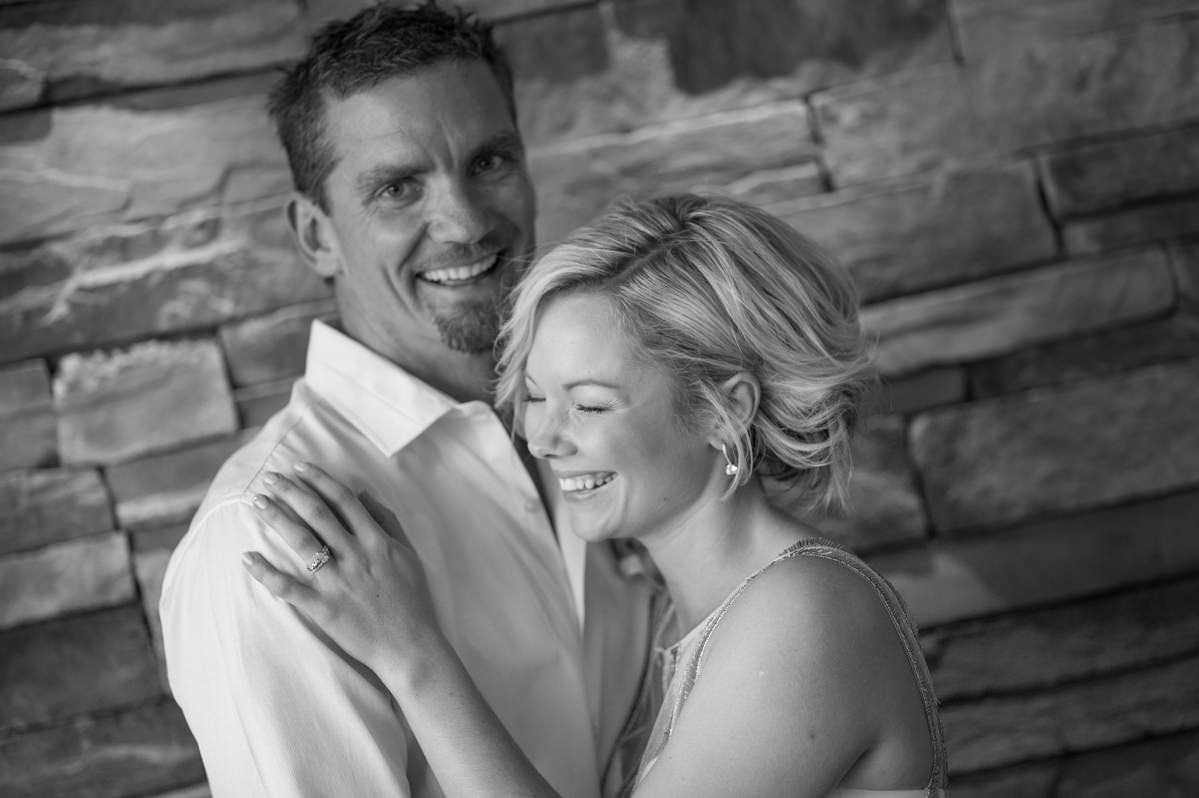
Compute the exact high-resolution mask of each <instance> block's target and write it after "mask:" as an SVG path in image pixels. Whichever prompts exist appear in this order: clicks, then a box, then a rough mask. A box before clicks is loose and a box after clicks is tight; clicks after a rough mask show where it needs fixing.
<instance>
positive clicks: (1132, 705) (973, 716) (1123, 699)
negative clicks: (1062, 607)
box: [941, 656, 1199, 773]
mask: <svg viewBox="0 0 1199 798" xmlns="http://www.w3.org/2000/svg"><path fill="white" fill-rule="evenodd" d="M941 720H942V723H943V724H944V727H945V738H946V743H947V745H948V747H949V750H950V751H952V752H953V755H952V759H951V760H950V770H951V773H953V772H963V773H965V772H970V771H974V770H982V769H984V768H993V767H1000V766H1003V765H1009V764H1014V763H1016V762H1020V761H1023V760H1027V759H1032V758H1036V757H1049V756H1056V755H1060V754H1065V753H1071V752H1075V751H1079V750H1087V749H1092V748H1099V747H1101V746H1109V745H1118V744H1121V743H1129V742H1134V741H1137V740H1140V739H1142V738H1144V737H1145V736H1146V735H1150V734H1168V733H1171V732H1179V731H1185V730H1190V729H1194V728H1195V727H1197V726H1199V656H1192V657H1187V658H1184V659H1180V660H1178V661H1176V662H1173V663H1169V664H1166V665H1159V666H1156V667H1153V668H1145V669H1142V670H1137V671H1134V672H1132V673H1127V674H1121V675H1115V676H1108V677H1104V678H1101V679H1095V680H1091V681H1085V682H1080V683H1076V684H1070V685H1067V686H1063V687H1061V688H1058V689H1056V690H1047V691H1038V692H1033V693H1030V694H1021V695H1018V696H1010V697H1003V698H990V699H983V700H979V701H972V702H966V703H960V704H950V705H946V706H944V707H942V709H941Z"/></svg>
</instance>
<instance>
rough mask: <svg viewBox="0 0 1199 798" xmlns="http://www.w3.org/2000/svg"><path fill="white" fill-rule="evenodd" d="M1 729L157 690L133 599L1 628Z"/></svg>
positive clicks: (127, 701) (119, 703)
mask: <svg viewBox="0 0 1199 798" xmlns="http://www.w3.org/2000/svg"><path fill="white" fill-rule="evenodd" d="M0 648H2V649H3V650H4V656H3V657H0V728H4V729H5V730H6V731H7V730H11V729H13V728H20V727H27V726H32V725H37V726H41V725H46V724H50V723H56V722H59V721H62V720H65V719H67V718H69V717H71V716H73V715H81V714H84V713H86V712H96V711H101V710H107V709H113V708H117V707H123V706H130V705H134V704H139V703H144V702H147V701H150V700H153V699H154V698H156V697H157V696H158V695H159V690H158V687H157V685H156V684H155V678H156V674H155V664H154V656H153V652H152V651H151V649H150V637H149V635H148V634H147V633H146V624H145V621H144V620H143V619H142V614H141V612H140V611H139V609H138V608H137V607H136V606H127V607H122V608H120V609H114V610H105V611H103V612H99V613H92V614H89V615H87V616H85V617H76V618H66V619H63V620H59V621H52V622H50V623H44V624H38V625H35V626H27V627H23V628H21V629H17V630H14V631H11V632H5V633H4V634H3V635H0Z"/></svg>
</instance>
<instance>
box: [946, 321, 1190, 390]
mask: <svg viewBox="0 0 1199 798" xmlns="http://www.w3.org/2000/svg"><path fill="white" fill-rule="evenodd" d="M1192 357H1199V318H1194V317H1191V316H1186V315H1182V314H1175V315H1174V316H1170V317H1169V318H1166V319H1162V320H1159V321H1151V322H1145V323H1142V324H1134V325H1131V326H1129V327H1121V328H1119V329H1115V330H1107V331H1105V332H1101V333H1097V334H1095V335H1088V336H1084V337H1081V338H1071V339H1068V340H1065V341H1058V342H1055V343H1052V344H1046V345H1045V346H1039V347H1034V348H1032V349H1024V350H1021V351H1019V352H1013V353H1012V354H1010V355H1004V356H1003V357H999V358H995V359H993V360H987V361H983V362H980V363H974V364H971V365H970V367H969V376H970V394H971V395H972V396H975V397H987V396H997V395H999V394H1004V393H1013V392H1015V391H1021V390H1025V389H1028V388H1034V387H1038V386H1041V385H1053V384H1058V383H1068V382H1077V381H1078V380H1081V379H1088V378H1091V377H1103V376H1107V375H1112V374H1118V373H1120V372H1122V371H1128V370H1131V369H1134V368H1138V367H1141V366H1148V365H1151V364H1154V363H1161V362H1165V361H1170V360H1179V359H1184V358H1192Z"/></svg>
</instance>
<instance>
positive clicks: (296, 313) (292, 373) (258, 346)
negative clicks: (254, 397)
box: [220, 300, 337, 387]
mask: <svg viewBox="0 0 1199 798" xmlns="http://www.w3.org/2000/svg"><path fill="white" fill-rule="evenodd" d="M336 318H337V309H336V305H335V304H334V302H333V301H332V300H326V301H322V302H313V303H308V304H304V305H292V306H290V307H286V308H281V309H279V310H276V311H274V312H272V313H268V314H267V315H265V316H258V317H255V318H252V319H246V320H245V321H241V322H237V323H235V324H228V325H225V326H224V327H222V328H221V331H220V339H221V348H222V349H223V350H224V352H225V360H226V361H227V362H228V364H229V374H230V376H231V378H232V381H233V385H234V386H237V387H241V386H244V385H255V384H258V383H263V382H274V381H277V380H282V379H284V378H286V377H291V378H295V377H297V376H299V375H301V374H303V373H304V363H305V360H306V359H307V355H308V335H309V330H310V329H311V327H312V322H313V321H314V320H316V319H320V320H321V321H324V322H334V321H336Z"/></svg>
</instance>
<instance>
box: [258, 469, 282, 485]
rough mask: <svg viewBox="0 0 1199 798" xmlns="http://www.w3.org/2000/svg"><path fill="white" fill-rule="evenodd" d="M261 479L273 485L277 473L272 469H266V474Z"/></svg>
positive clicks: (277, 478) (276, 479) (276, 480)
mask: <svg viewBox="0 0 1199 798" xmlns="http://www.w3.org/2000/svg"><path fill="white" fill-rule="evenodd" d="M262 481H263V482H265V483H266V484H268V485H274V484H275V483H276V482H278V481H279V474H278V473H276V472H274V471H267V472H266V476H265V477H263V478H262Z"/></svg>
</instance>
